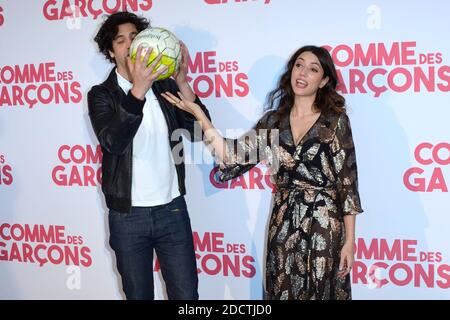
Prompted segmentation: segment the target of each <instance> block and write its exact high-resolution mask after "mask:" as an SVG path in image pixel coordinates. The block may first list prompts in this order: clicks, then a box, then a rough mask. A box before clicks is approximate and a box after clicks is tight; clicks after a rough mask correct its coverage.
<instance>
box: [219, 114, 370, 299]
mask: <svg viewBox="0 0 450 320" xmlns="http://www.w3.org/2000/svg"><path fill="white" fill-rule="evenodd" d="M274 118H275V117H273V112H271V113H267V114H266V115H265V116H264V117H263V118H262V119H261V120H260V121H259V122H258V124H257V125H256V126H255V128H254V129H255V130H256V132H255V131H253V134H247V135H244V136H245V138H244V136H243V137H242V138H240V139H227V155H228V161H227V164H225V165H224V164H222V165H221V166H220V167H219V170H218V180H220V181H225V180H229V179H232V178H234V177H237V176H239V175H241V174H243V173H245V172H246V171H248V170H249V169H251V168H252V167H253V166H254V165H255V164H256V163H257V162H260V161H265V162H268V163H269V164H270V165H272V171H273V176H272V178H273V180H274V181H275V186H276V192H275V195H274V201H273V203H274V205H273V209H272V214H271V217H270V220H269V228H268V239H267V257H266V292H265V298H266V299H301V300H305V299H327V300H328V299H344V300H345V299H351V285H350V275H348V276H346V277H345V278H339V277H337V271H338V268H339V262H340V251H341V248H342V246H343V244H344V242H345V228H344V220H343V217H344V215H349V214H358V213H361V212H362V211H363V210H362V209H361V205H360V199H359V193H358V181H357V167H356V156H355V148H354V145H353V138H352V132H351V127H350V121H349V118H348V116H347V114H346V113H345V112H343V113H340V114H337V113H336V114H334V113H333V114H327V115H325V114H321V115H320V116H319V118H318V119H317V120H316V122H315V123H314V124H313V126H312V127H311V128H310V129H309V131H308V132H307V133H306V134H305V135H304V137H303V138H302V140H301V141H300V142H299V143H298V144H297V145H295V144H294V141H293V140H294V139H293V136H292V130H291V126H290V122H289V117H288V116H286V117H285V119H281V120H280V121H275V120H274ZM274 128H276V129H278V130H273V129H274ZM261 129H262V130H261ZM273 134H275V135H273ZM275 136H276V137H277V138H278V139H277V140H278V143H276V144H275V143H274V141H275V139H273V137H275ZM268 137H272V139H268ZM256 149H258V150H259V151H260V152H257V156H256V157H254V154H255V150H256ZM252 155H253V158H252ZM255 159H256V161H255ZM250 160H252V161H250ZM275 163H278V165H275V166H274V164H275ZM274 167H275V170H273V168H274Z"/></svg>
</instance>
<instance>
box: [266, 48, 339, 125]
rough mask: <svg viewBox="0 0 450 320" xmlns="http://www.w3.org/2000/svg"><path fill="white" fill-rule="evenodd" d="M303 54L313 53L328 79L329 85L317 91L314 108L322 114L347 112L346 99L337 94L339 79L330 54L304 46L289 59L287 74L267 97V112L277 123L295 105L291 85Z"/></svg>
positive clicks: (283, 75) (323, 50)
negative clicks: (296, 65) (298, 59)
mask: <svg viewBox="0 0 450 320" xmlns="http://www.w3.org/2000/svg"><path fill="white" fill-rule="evenodd" d="M303 52H311V53H313V54H314V55H315V56H316V57H317V58H318V59H319V62H320V65H321V66H322V69H323V71H324V74H323V77H324V78H325V77H328V79H329V80H328V82H327V84H326V85H325V86H324V87H323V88H320V89H319V90H318V91H317V95H316V99H315V101H314V105H313V107H314V108H315V109H316V110H319V111H321V112H322V113H324V114H326V113H333V112H334V113H340V112H343V111H345V98H344V97H343V96H341V95H340V94H339V93H337V92H336V86H337V84H338V77H337V73H336V67H335V66H334V63H333V59H332V58H331V56H330V53H329V52H328V51H327V50H326V49H324V48H321V47H316V46H304V47H301V48H300V49H298V50H297V51H296V52H295V53H294V54H293V55H292V56H291V58H290V59H289V61H288V63H287V65H286V69H285V72H284V73H283V74H282V75H281V77H280V80H279V81H278V85H277V88H276V89H274V90H273V91H271V92H269V94H268V96H267V103H266V107H265V109H266V111H272V112H273V113H272V116H274V117H275V118H274V119H275V122H277V123H279V121H280V120H281V119H282V118H283V117H285V116H289V113H290V110H291V108H292V106H293V105H294V98H295V96H294V91H293V90H292V85H291V73H292V68H293V67H294V64H295V61H296V60H297V58H298V56H299V55H301V54H302V53H303Z"/></svg>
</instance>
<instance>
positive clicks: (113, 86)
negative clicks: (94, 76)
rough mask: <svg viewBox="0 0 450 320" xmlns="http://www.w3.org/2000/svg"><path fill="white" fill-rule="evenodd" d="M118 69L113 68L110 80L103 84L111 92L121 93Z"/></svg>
mask: <svg viewBox="0 0 450 320" xmlns="http://www.w3.org/2000/svg"><path fill="white" fill-rule="evenodd" d="M116 68H117V67H114V68H112V70H111V72H110V73H109V76H108V78H107V79H106V80H105V82H103V84H104V85H105V86H106V87H107V88H108V89H109V90H111V91H120V90H121V89H120V87H119V83H118V82H117V75H116Z"/></svg>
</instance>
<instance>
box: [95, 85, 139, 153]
mask: <svg viewBox="0 0 450 320" xmlns="http://www.w3.org/2000/svg"><path fill="white" fill-rule="evenodd" d="M113 94H115V93H112V92H110V91H108V89H107V88H105V87H104V86H102V85H97V86H94V87H92V89H91V90H90V91H89V93H88V99H87V100H88V109H89V118H90V120H91V123H92V127H93V128H94V132H95V135H96V136H97V139H98V141H99V142H100V145H101V146H102V147H103V148H104V149H106V150H107V151H108V152H110V153H112V154H115V155H122V154H124V152H125V151H126V150H127V148H128V147H129V146H130V144H131V142H132V141H133V138H134V136H135V134H136V132H137V130H138V129H139V125H140V124H141V122H142V118H143V113H142V109H143V107H144V104H145V100H143V101H141V100H139V99H137V98H135V97H134V96H133V95H132V94H131V92H128V94H127V95H124V94H123V92H117V93H116V94H118V95H119V96H120V99H117V98H115V97H113Z"/></svg>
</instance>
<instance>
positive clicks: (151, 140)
mask: <svg viewBox="0 0 450 320" xmlns="http://www.w3.org/2000/svg"><path fill="white" fill-rule="evenodd" d="M116 74H117V82H118V83H119V86H120V87H121V88H122V90H123V91H124V92H125V93H128V91H129V90H130V89H131V87H132V83H131V82H129V81H128V80H127V79H125V78H124V77H122V76H121V75H120V74H119V73H118V72H117V69H116ZM145 99H146V101H145V104H144V109H143V114H144V117H143V119H142V123H141V125H140V126H139V129H138V131H137V133H136V135H135V137H134V139H133V167H132V180H131V181H132V182H131V205H132V206H134V207H151V206H157V205H161V204H165V203H169V202H171V201H172V199H174V198H176V197H178V196H179V195H180V191H179V190H178V176H177V171H176V169H175V163H174V161H173V156H172V153H171V149H170V144H169V138H168V128H167V122H166V119H165V118H164V114H163V113H162V110H161V107H160V105H159V103H158V100H157V99H156V96H155V94H154V93H153V90H149V91H148V92H147V94H146V95H145Z"/></svg>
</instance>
